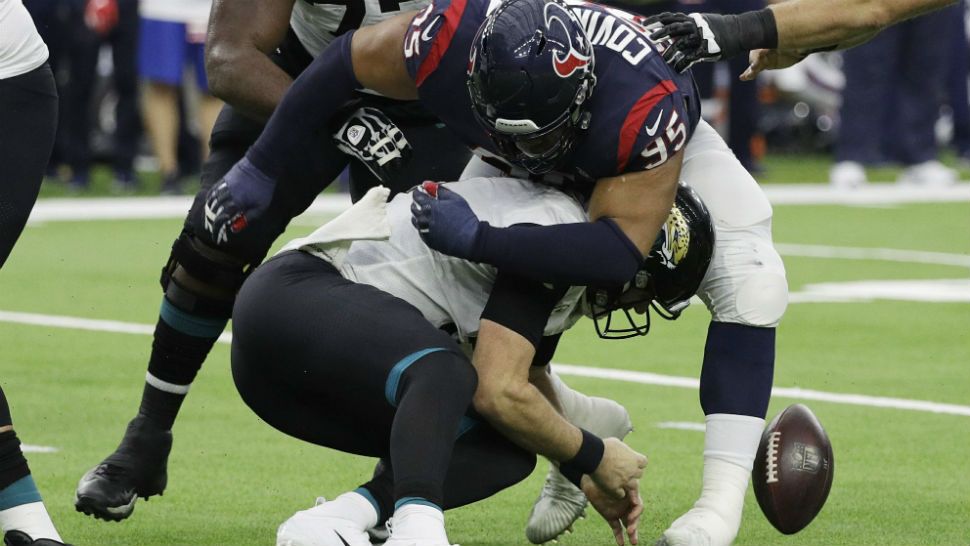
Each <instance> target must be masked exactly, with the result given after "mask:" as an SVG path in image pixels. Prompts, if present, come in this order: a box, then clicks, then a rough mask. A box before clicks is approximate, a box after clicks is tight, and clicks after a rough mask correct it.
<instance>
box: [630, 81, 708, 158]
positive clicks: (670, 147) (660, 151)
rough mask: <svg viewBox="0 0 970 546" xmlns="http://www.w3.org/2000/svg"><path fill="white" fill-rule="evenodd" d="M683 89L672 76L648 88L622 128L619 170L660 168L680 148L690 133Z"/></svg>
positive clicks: (685, 142) (631, 110)
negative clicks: (678, 86) (679, 87)
mask: <svg viewBox="0 0 970 546" xmlns="http://www.w3.org/2000/svg"><path fill="white" fill-rule="evenodd" d="M689 127H690V117H689V114H688V112H687V106H686V104H685V102H684V93H683V92H682V91H681V90H680V89H678V88H677V85H676V84H675V83H674V82H673V81H671V80H663V81H660V82H659V83H657V84H656V85H655V86H654V87H652V88H650V89H649V90H647V91H646V92H645V93H644V94H643V95H642V96H641V97H640V98H639V99H638V100H637V102H636V103H635V104H634V106H633V108H631V109H630V111H629V113H628V114H627V116H626V119H625V120H624V123H623V127H622V128H621V130H620V139H619V143H618V146H619V147H618V150H617V156H616V157H617V172H618V173H622V172H631V171H644V170H650V169H654V168H657V167H659V166H661V165H663V164H664V163H666V162H667V160H668V159H670V158H671V157H672V156H674V155H675V154H676V153H677V152H679V151H680V150H681V149H682V148H683V147H684V146H685V145H686V144H687V140H688V138H689V137H690V129H689Z"/></svg>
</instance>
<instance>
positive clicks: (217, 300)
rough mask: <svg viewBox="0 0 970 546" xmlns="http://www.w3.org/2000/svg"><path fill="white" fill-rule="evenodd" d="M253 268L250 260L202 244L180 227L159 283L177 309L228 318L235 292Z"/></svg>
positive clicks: (200, 314) (195, 313)
mask: <svg viewBox="0 0 970 546" xmlns="http://www.w3.org/2000/svg"><path fill="white" fill-rule="evenodd" d="M252 269H253V267H252V266H251V265H249V264H244V263H242V262H240V261H236V260H234V259H233V258H232V257H230V256H228V255H226V254H223V253H221V252H219V251H216V250H212V249H208V248H205V247H204V246H203V245H202V243H200V242H198V241H197V240H196V239H195V238H194V237H192V236H191V235H189V234H188V233H187V232H185V231H183V232H182V234H181V235H179V238H178V239H176V240H175V243H174V244H173V245H172V253H171V255H170V256H169V258H168V262H166V264H165V267H163V268H162V275H161V279H160V283H161V285H162V290H163V291H164V292H165V299H167V300H168V301H169V302H170V303H171V304H172V305H174V306H175V307H177V308H178V309H179V310H181V311H185V312H186V313H190V314H193V315H199V316H210V317H218V318H226V319H228V318H229V317H230V316H231V315H232V305H233V302H234V301H235V294H236V292H238V291H239V288H240V287H241V286H242V284H243V282H244V281H245V280H246V277H248V276H249V273H250V272H251V271H252ZM177 271H178V273H177Z"/></svg>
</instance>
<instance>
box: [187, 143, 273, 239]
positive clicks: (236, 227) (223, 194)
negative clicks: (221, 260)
mask: <svg viewBox="0 0 970 546" xmlns="http://www.w3.org/2000/svg"><path fill="white" fill-rule="evenodd" d="M275 187H276V181H274V180H273V179H272V178H270V177H269V176H268V175H266V174H265V173H263V172H262V171H261V170H259V169H258V168H257V167H256V166H255V165H253V164H252V163H250V162H249V159H248V158H246V157H243V158H242V159H241V160H239V162H238V163H236V164H235V165H233V167H232V168H231V169H229V172H227V173H226V174H225V176H223V177H222V179H221V180H219V181H218V182H216V184H215V185H214V186H213V187H212V188H210V189H209V193H208V194H207V195H206V198H205V211H204V214H205V219H204V226H205V231H206V234H207V235H208V237H209V239H210V240H211V242H212V243H214V244H215V245H216V246H217V247H218V246H225V245H226V244H228V243H229V239H230V238H231V237H233V236H234V235H236V234H238V233H240V232H241V231H243V230H245V229H246V227H247V226H248V225H249V224H250V223H252V222H254V221H256V220H258V219H259V217H260V216H262V214H263V213H264V212H266V209H267V208H269V203H270V201H271V200H272V198H273V190H274V189H275Z"/></svg>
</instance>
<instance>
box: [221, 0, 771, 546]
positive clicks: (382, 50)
mask: <svg viewBox="0 0 970 546" xmlns="http://www.w3.org/2000/svg"><path fill="white" fill-rule="evenodd" d="M641 23H642V20H641V19H639V18H638V17H636V16H634V15H631V14H628V13H625V12H623V11H620V10H616V9H612V8H607V7H603V6H597V5H595V4H589V3H564V2H562V1H561V0H509V1H506V2H502V3H499V2H489V1H486V0H439V1H436V2H435V3H434V4H432V5H431V6H430V7H428V8H426V9H425V10H423V11H421V12H419V13H417V14H413V15H401V16H399V17H395V18H392V19H389V20H387V21H385V22H383V23H381V24H379V25H375V26H373V27H367V28H363V29H361V30H359V31H357V32H355V33H353V34H349V33H348V35H345V36H342V37H341V38H339V39H338V40H336V41H335V42H334V44H333V45H332V47H331V48H329V49H328V50H327V51H326V52H325V53H324V54H323V55H321V56H320V57H318V58H317V59H316V60H315V61H314V64H313V65H311V66H310V67H309V68H308V69H307V71H306V72H304V74H303V76H302V77H301V78H300V80H299V81H297V82H295V84H294V85H293V86H292V87H291V88H290V90H289V91H288V93H287V95H286V97H285V98H284V99H283V101H282V102H281V104H280V106H279V107H278V108H277V109H276V111H275V112H274V114H273V117H272V118H271V119H270V122H269V123H268V125H267V128H266V130H265V131H264V132H263V134H262V135H261V137H260V138H259V139H258V140H257V142H256V143H255V144H254V146H253V147H252V148H251V149H250V150H249V151H248V152H247V154H246V156H245V157H244V158H243V159H242V160H241V161H240V162H239V163H238V164H236V165H235V166H234V167H233V168H232V169H231V170H230V171H229V172H228V173H226V176H225V177H224V178H223V180H222V181H221V182H220V183H219V184H217V185H216V186H215V187H214V188H213V190H212V191H210V195H209V200H208V203H207V207H208V208H209V211H210V213H211V221H210V223H209V225H208V231H209V234H210V238H211V240H212V241H213V243H214V244H215V245H217V246H219V247H220V248H226V249H231V248H236V247H238V246H240V245H245V244H247V243H246V241H247V240H250V239H252V238H253V237H259V236H260V233H262V232H263V231H264V230H266V229H267V225H271V224H272V221H271V220H268V219H267V218H268V216H267V212H266V211H267V210H268V208H269V207H271V206H272V202H271V201H270V196H271V195H277V194H279V193H282V192H292V191H297V190H296V189H295V188H290V189H286V188H285V186H287V185H288V184H287V183H286V182H284V181H283V179H282V178H281V177H280V173H281V172H284V171H285V170H286V169H293V168H301V166H303V165H306V164H307V162H308V161H309V160H310V158H311V157H312V154H311V153H310V152H311V150H309V149H308V148H307V146H306V143H305V142H306V137H305V135H308V134H313V133H314V132H316V131H318V128H319V127H321V126H323V125H325V124H326V123H327V122H328V120H329V119H331V117H332V116H333V114H334V111H335V109H336V108H335V107H334V106H333V104H334V103H340V102H341V101H343V100H346V98H347V97H350V96H351V94H352V92H353V90H354V89H358V88H367V89H372V90H377V91H379V92H382V93H384V94H386V95H389V96H394V97H398V98H415V97H417V98H419V99H420V101H421V102H422V103H423V104H425V105H426V106H427V107H428V108H429V109H430V110H431V111H432V112H434V113H435V114H436V115H437V116H438V117H439V119H441V120H442V121H443V122H444V123H446V124H448V125H449V126H450V127H451V128H452V129H453V130H455V132H456V133H458V134H459V135H460V136H461V137H462V138H463V139H464V140H465V142H466V143H467V144H468V145H469V146H470V147H473V148H474V149H475V152H476V154H477V155H478V156H479V157H480V159H478V160H476V161H475V165H470V166H469V169H467V170H466V173H467V172H470V170H475V169H478V172H483V171H481V169H482V168H483V166H485V167H491V168H493V169H496V170H498V171H500V172H504V173H511V174H516V175H520V176H529V177H531V178H533V179H536V180H541V181H543V182H545V183H549V184H564V185H570V186H573V187H577V188H580V189H581V190H582V191H585V192H587V193H588V194H589V195H590V198H589V207H588V210H589V217H590V220H591V221H590V222H587V223H582V224H580V223H576V224H559V225H555V226H542V227H522V226H513V227H504V228H499V227H495V226H490V225H488V223H487V222H481V221H479V219H478V218H477V217H476V216H475V214H474V213H473V211H472V210H471V209H470V208H469V207H468V206H467V204H466V203H464V202H463V200H462V199H461V198H460V196H458V195H456V194H454V193H449V192H447V191H445V192H443V193H442V194H440V195H439V196H438V197H437V198H431V197H430V196H426V195H424V194H422V193H415V194H414V196H415V200H416V203H415V205H416V210H415V215H414V222H415V224H416V226H417V227H418V229H419V230H421V232H422V236H423V238H424V240H425V241H426V243H427V244H428V245H429V246H431V247H432V248H434V249H436V250H439V251H441V252H444V253H446V254H450V255H453V256H456V257H460V258H465V259H470V260H472V261H476V262H480V263H489V264H492V265H494V266H497V267H498V268H499V270H501V271H505V272H508V273H516V274H519V275H522V276H525V277H528V278H533V279H537V280H544V281H551V282H562V283H566V284H574V285H582V284H603V285H610V284H612V285H618V284H622V283H624V282H626V280H628V279H629V278H631V277H632V275H633V273H634V272H635V271H636V270H637V268H638V267H639V265H640V264H641V262H642V260H643V257H644V256H645V254H646V252H647V251H648V250H649V248H650V245H651V244H652V242H653V238H652V237H649V236H647V235H646V234H650V233H657V232H658V231H659V229H660V226H661V225H662V223H663V221H664V220H665V219H666V216H667V215H666V212H667V211H669V210H670V204H671V200H672V199H673V195H674V189H675V188H676V184H677V180H678V179H683V180H685V181H686V182H687V183H688V184H690V185H691V186H693V187H694V188H695V189H696V190H697V191H698V193H699V194H700V195H701V197H702V198H703V199H704V201H705V202H706V203H707V205H708V207H709V208H710V210H711V214H712V216H713V218H714V220H715V223H716V225H717V226H718V229H719V235H721V234H723V237H722V238H721V239H722V241H723V243H724V244H719V246H718V251H717V252H716V253H715V260H714V264H713V265H712V268H711V270H710V271H709V273H708V277H707V279H706V282H705V284H706V290H704V291H702V293H701V297H702V299H704V300H705V303H706V304H707V306H708V308H709V309H710V310H711V314H712V321H711V324H710V327H709V330H708V337H707V344H706V347H705V356H704V365H703V369H702V374H701V389H700V391H701V406H702V409H703V410H704V413H705V416H706V434H705V450H704V474H703V478H702V479H703V487H702V493H701V497H700V499H699V500H698V501H697V502H696V503H695V505H694V507H693V508H691V509H690V510H689V511H688V512H687V513H686V514H685V515H684V516H682V517H680V518H678V519H677V520H676V521H675V522H673V523H672V524H671V526H670V528H669V529H667V530H666V531H665V533H664V537H663V540H664V541H666V543H668V544H729V543H730V542H731V541H732V540H733V538H734V536H735V535H736V534H737V530H738V528H739V526H740V521H741V511H742V508H743V500H744V490H745V489H746V487H747V482H748V477H749V474H750V471H751V468H752V465H753V462H754V456H755V452H756V450H757V445H758V440H759V438H760V435H761V431H762V429H763V427H764V416H765V413H766V411H767V406H768V401H769V398H770V394H771V382H772V376H773V371H774V356H775V327H776V326H777V324H778V322H779V321H780V319H781V317H782V315H783V314H784V311H785V309H786V307H787V296H788V286H787V281H786V278H785V272H784V266H783V264H782V262H781V259H780V257H779V256H778V253H777V251H776V250H775V249H774V247H773V245H772V242H771V215H772V211H771V206H770V204H769V203H768V201H767V199H766V198H765V196H764V194H763V192H762V191H761V190H760V188H759V187H758V185H757V183H756V182H755V181H754V179H753V178H752V177H751V176H750V174H749V173H747V172H746V171H745V170H744V168H743V167H742V166H741V165H740V163H739V162H738V161H737V159H736V158H735V157H734V155H733V154H732V153H731V152H730V150H729V149H728V148H727V146H726V145H725V144H724V142H723V140H722V139H721V138H720V137H719V136H718V135H717V134H716V132H714V130H713V129H712V128H711V127H710V126H709V125H708V124H706V123H704V122H703V121H699V118H700V115H699V106H700V105H699V100H698V97H697V94H696V92H695V90H694V86H693V82H692V80H691V78H690V75H689V73H685V74H680V73H677V72H676V71H674V70H673V69H672V68H670V67H669V66H668V65H667V64H666V63H665V62H664V61H663V58H662V53H663V51H664V49H665V46H664V44H662V43H659V44H658V43H655V42H654V41H652V40H651V39H650V34H651V29H650V28H647V27H645V26H643V25H642V24H641ZM402 43H403V51H401V49H402V48H401V47H400V46H401V44H402ZM322 97H326V98H327V100H323V99H322ZM718 254H720V255H718ZM487 343H488V340H487V339H485V338H484V337H483V339H481V340H480V342H479V350H481V349H482V346H483V345H485V344H487ZM501 350H503V351H505V352H506V354H508V355H509V357H510V359H511V358H512V357H514V355H515V354H516V353H517V352H520V351H527V350H528V347H526V346H524V345H522V344H515V343H512V342H506V343H504V344H503V345H502V347H501Z"/></svg>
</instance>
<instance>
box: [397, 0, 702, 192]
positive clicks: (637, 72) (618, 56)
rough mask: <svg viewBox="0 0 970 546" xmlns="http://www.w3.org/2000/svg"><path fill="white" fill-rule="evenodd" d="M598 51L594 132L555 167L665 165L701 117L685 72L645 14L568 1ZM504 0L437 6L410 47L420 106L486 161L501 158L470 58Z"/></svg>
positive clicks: (589, 169) (445, 1)
mask: <svg viewBox="0 0 970 546" xmlns="http://www.w3.org/2000/svg"><path fill="white" fill-rule="evenodd" d="M567 3H568V4H569V5H570V7H571V9H572V10H573V11H574V13H575V14H576V15H577V16H578V18H579V20H580V21H581V22H582V24H583V26H584V27H585V29H586V35H587V37H588V38H589V40H590V42H591V43H592V45H593V51H594V58H595V64H594V74H595V75H596V87H595V88H594V91H593V96H592V97H591V98H590V99H589V100H588V101H587V103H586V106H585V108H586V109H587V111H589V112H590V114H591V119H590V126H589V128H588V129H587V130H585V131H582V132H581V134H580V135H579V137H578V139H577V142H576V144H575V146H574V148H573V150H572V152H571V153H570V154H569V157H568V158H567V159H566V160H565V161H564V162H563V163H562V164H561V165H560V166H559V167H558V168H557V171H560V172H561V173H563V174H564V175H566V176H567V177H569V178H571V179H573V180H578V181H595V180H597V179H599V178H603V177H607V176H613V175H617V174H621V173H627V172H633V171H640V170H647V169H652V168H655V167H658V166H660V165H662V164H664V163H665V162H666V161H667V160H668V159H669V158H670V157H671V156H673V155H674V154H675V153H676V152H677V151H679V150H680V149H681V148H683V147H684V145H685V144H686V142H687V140H688V139H689V138H690V136H691V134H692V133H693V130H694V127H695V126H696V125H697V121H698V120H699V119H700V99H699V97H698V95H697V90H696V88H695V86H694V82H693V79H692V77H691V76H690V74H689V73H687V74H678V73H677V72H675V71H674V70H673V69H671V68H670V67H669V66H668V65H667V63H666V62H664V60H663V57H662V55H661V54H660V52H661V51H662V49H661V48H662V47H663V46H662V45H658V44H656V43H654V42H653V41H651V40H650V39H649V38H648V36H649V31H648V30H647V29H646V28H645V27H644V26H643V25H642V24H641V21H642V18H641V17H640V16H637V15H634V14H630V13H627V12H624V11H621V10H617V9H613V8H609V7H606V6H600V5H597V4H591V3H587V2H577V1H568V0H567ZM500 4H501V2H500V1H498V0H491V1H489V0H434V1H433V2H432V4H431V5H429V6H428V7H427V8H425V9H424V10H422V11H421V12H420V13H419V14H418V15H416V16H415V17H414V19H413V21H412V22H411V26H410V28H409V29H408V32H407V36H406V38H405V41H404V55H405V59H406V62H407V67H408V71H409V73H410V74H411V77H412V78H414V81H415V84H416V85H417V88H418V94H419V97H420V99H421V101H422V102H423V103H424V104H425V105H426V106H427V108H429V109H430V110H431V111H432V112H433V113H434V114H435V115H437V116H438V118H439V119H441V121H443V122H445V123H446V124H447V125H448V126H450V127H451V128H452V129H453V130H454V131H455V132H457V133H458V134H459V135H461V137H462V138H464V139H465V140H466V143H467V144H469V145H470V146H471V147H473V148H476V149H478V151H479V152H480V153H481V152H485V154H484V155H495V156H497V155H498V150H497V149H496V148H495V146H494V144H493V143H492V141H491V139H490V138H489V137H488V135H487V134H486V133H485V130H484V129H483V128H482V127H481V125H479V123H478V122H477V121H476V120H475V117H474V115H473V113H472V104H471V98H470V97H469V93H468V90H467V88H466V83H465V82H466V79H467V76H468V70H469V68H470V66H471V62H470V58H469V57H470V54H471V53H472V52H473V49H472V45H473V41H474V38H475V35H476V33H477V32H478V29H479V27H480V26H481V24H482V22H483V21H484V20H485V17H486V15H487V14H488V13H490V12H491V11H492V10H493V9H494V8H497V7H498V6H499V5H500Z"/></svg>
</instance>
